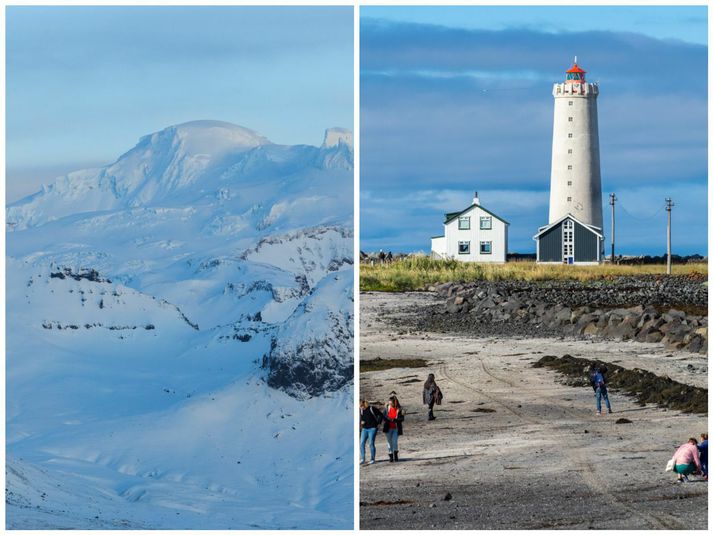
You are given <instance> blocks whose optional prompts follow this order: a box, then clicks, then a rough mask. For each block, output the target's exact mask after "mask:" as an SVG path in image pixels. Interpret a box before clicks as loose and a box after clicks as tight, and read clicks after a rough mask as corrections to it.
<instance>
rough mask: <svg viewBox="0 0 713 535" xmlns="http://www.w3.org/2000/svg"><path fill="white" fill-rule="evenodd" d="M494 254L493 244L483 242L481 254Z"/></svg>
mask: <svg viewBox="0 0 713 535" xmlns="http://www.w3.org/2000/svg"><path fill="white" fill-rule="evenodd" d="M492 252H493V242H491V241H482V242H480V254H491V253H492Z"/></svg>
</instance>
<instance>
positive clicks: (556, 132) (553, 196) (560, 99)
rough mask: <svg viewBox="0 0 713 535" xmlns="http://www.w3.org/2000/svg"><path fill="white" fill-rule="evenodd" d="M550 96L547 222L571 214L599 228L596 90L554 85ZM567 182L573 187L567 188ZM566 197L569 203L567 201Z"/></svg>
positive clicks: (600, 220) (600, 188)
mask: <svg viewBox="0 0 713 535" xmlns="http://www.w3.org/2000/svg"><path fill="white" fill-rule="evenodd" d="M552 94H553V95H554V97H555V113H554V126H553V129H552V174H551V177H550V214H549V222H550V223H553V222H555V221H557V220H558V219H560V218H561V217H564V216H565V215H567V214H572V215H573V216H575V217H576V218H577V219H579V220H580V221H582V222H584V223H587V224H590V225H594V226H595V227H598V228H600V229H601V228H602V183H601V175H600V169H599V125H598V120H597V95H598V94H599V88H598V86H596V85H595V84H590V83H586V84H555V85H554V88H553V90H552ZM570 102H572V104H571V105H570V104H569V103H570ZM570 117H571V118H572V121H570V120H569V118H570ZM569 134H572V137H569ZM570 149H571V150H572V153H571V154H570V153H569V150H570ZM569 165H571V166H572V169H571V170H570V169H568V166H569ZM568 182H572V184H571V185H568ZM568 198H571V200H570V201H568V200H567V199H568Z"/></svg>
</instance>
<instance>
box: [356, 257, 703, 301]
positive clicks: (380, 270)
mask: <svg viewBox="0 0 713 535" xmlns="http://www.w3.org/2000/svg"><path fill="white" fill-rule="evenodd" d="M665 273H666V266H665V265H655V264H654V265H641V266H617V265H609V264H602V265H599V266H566V265H558V264H557V265H549V264H537V263H535V262H508V263H506V264H473V263H465V262H458V261H457V260H434V259H432V258H429V257H427V256H414V257H409V258H404V259H400V260H396V261H394V262H392V263H390V264H382V265H375V266H370V265H364V264H362V265H361V266H360V267H359V277H360V288H361V290H362V291H382V292H405V291H410V290H421V289H423V288H425V287H426V286H428V285H430V284H438V283H442V282H449V281H464V282H469V281H476V280H491V281H495V280H526V281H545V280H565V279H570V280H571V279H575V280H583V281H587V280H597V279H611V278H615V277H621V276H631V275H664V274H665ZM673 274H674V275H696V276H700V277H701V278H706V277H707V276H708V265H707V264H706V263H698V264H680V265H674V266H673Z"/></svg>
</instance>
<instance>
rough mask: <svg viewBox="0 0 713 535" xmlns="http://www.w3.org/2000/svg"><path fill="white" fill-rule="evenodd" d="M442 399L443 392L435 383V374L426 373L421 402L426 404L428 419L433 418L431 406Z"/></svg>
mask: <svg viewBox="0 0 713 535" xmlns="http://www.w3.org/2000/svg"><path fill="white" fill-rule="evenodd" d="M442 400H443V393H442V392H441V389H440V388H439V387H438V385H437V384H436V376H435V375H433V374H432V373H429V374H428V379H426V382H425V383H424V384H423V404H424V405H428V419H429V420H435V419H436V417H435V416H434V415H433V406H434V405H440V404H441V401H442Z"/></svg>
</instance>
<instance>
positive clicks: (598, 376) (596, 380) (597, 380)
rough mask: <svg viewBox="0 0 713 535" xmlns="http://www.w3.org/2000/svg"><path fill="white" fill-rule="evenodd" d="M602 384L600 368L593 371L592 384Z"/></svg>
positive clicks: (596, 385) (602, 378)
mask: <svg viewBox="0 0 713 535" xmlns="http://www.w3.org/2000/svg"><path fill="white" fill-rule="evenodd" d="M603 384H604V374H603V373H602V372H601V370H595V371H594V378H593V385H592V386H594V388H596V387H598V386H600V385H603Z"/></svg>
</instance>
